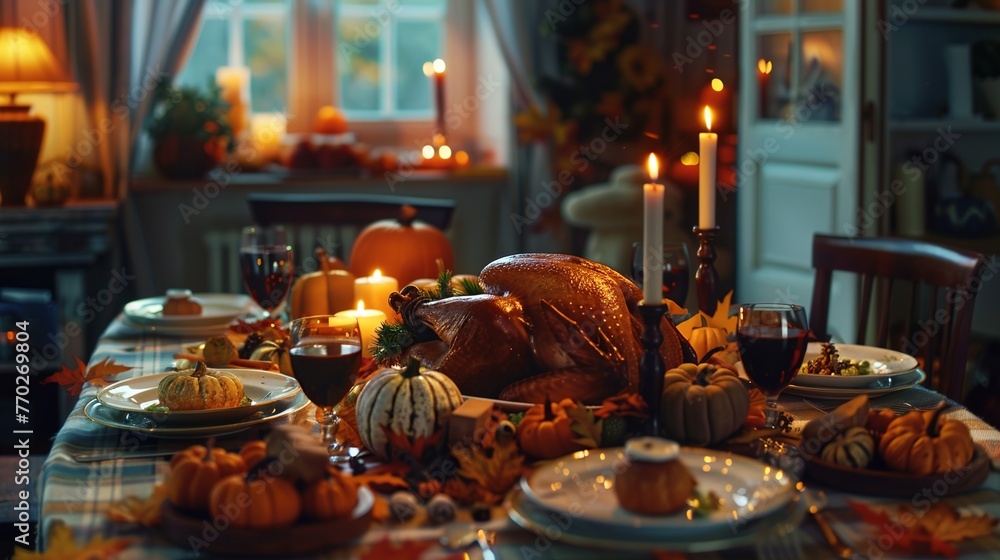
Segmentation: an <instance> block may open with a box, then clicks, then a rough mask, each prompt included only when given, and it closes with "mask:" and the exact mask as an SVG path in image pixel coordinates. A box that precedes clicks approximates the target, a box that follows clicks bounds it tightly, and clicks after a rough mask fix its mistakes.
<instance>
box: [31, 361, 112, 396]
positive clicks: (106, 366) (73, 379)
mask: <svg viewBox="0 0 1000 560" xmlns="http://www.w3.org/2000/svg"><path fill="white" fill-rule="evenodd" d="M73 358H74V359H75V360H76V367H75V368H73V369H70V368H68V367H66V366H63V367H62V369H60V370H59V371H57V372H55V373H53V374H52V375H50V376H48V377H46V378H45V379H43V380H42V383H58V384H59V385H62V386H63V387H65V388H66V391H67V392H68V393H69V394H70V395H72V396H74V397H76V396H78V395H79V394H80V391H82V390H83V384H84V383H90V384H91V385H94V386H97V387H100V386H103V385H107V384H108V380H107V378H108V377H111V376H113V375H117V374H119V373H122V372H126V371H128V370H130V369H132V366H123V365H121V364H117V363H115V361H114V360H113V359H111V356H108V357H106V358H104V359H103V360H101V361H100V362H98V363H96V364H94V365H93V366H92V367H91V368H90V369H87V364H85V363H83V360H81V359H80V358H78V357H76V356H74V357H73Z"/></svg>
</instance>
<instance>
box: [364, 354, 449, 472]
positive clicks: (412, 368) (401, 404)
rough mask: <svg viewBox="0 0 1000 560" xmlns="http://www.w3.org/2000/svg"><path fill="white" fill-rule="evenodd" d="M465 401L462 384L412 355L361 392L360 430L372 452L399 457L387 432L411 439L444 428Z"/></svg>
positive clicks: (379, 373)
mask: <svg viewBox="0 0 1000 560" xmlns="http://www.w3.org/2000/svg"><path fill="white" fill-rule="evenodd" d="M461 404H462V394H461V393H460V392H459V390H458V386H457V385H455V382H454V381H452V380H451V379H450V378H449V377H448V376H446V375H445V374H443V373H441V372H438V371H433V370H429V369H425V368H422V367H420V361H418V360H416V359H414V358H411V359H410V363H409V364H408V365H407V366H406V368H405V369H401V368H386V369H383V370H381V371H379V372H377V373H375V375H374V376H372V378H371V380H369V381H368V384H367V385H365V387H364V389H362V390H361V394H360V395H359V396H358V406H357V409H356V414H357V420H358V434H359V435H360V436H361V441H362V442H364V444H365V447H367V448H368V449H369V450H370V451H371V452H372V453H374V454H376V455H378V456H379V457H381V458H383V459H390V460H392V459H395V458H396V457H395V451H394V450H393V448H392V444H391V443H390V442H389V436H388V434H387V433H386V432H387V431H391V432H393V433H394V434H398V435H403V436H406V437H408V438H410V439H411V440H412V439H413V438H418V437H430V436H431V435H433V434H434V432H435V431H437V430H438V429H439V428H443V427H444V426H445V425H446V424H447V422H448V417H449V416H450V415H451V412H452V411H453V410H455V409H456V408H458V407H459V405H461Z"/></svg>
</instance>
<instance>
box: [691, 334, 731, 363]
mask: <svg viewBox="0 0 1000 560" xmlns="http://www.w3.org/2000/svg"><path fill="white" fill-rule="evenodd" d="M727 335H728V333H727V332H726V329H723V328H719V327H695V328H694V329H692V330H691V338H689V339H688V342H690V343H691V347H692V348H694V353H695V356H697V357H698V360H699V361H701V360H704V359H705V356H706V355H707V354H708V353H709V352H711V351H712V350H715V349H716V348H725V347H726V345H727V344H728V342H726V336H727Z"/></svg>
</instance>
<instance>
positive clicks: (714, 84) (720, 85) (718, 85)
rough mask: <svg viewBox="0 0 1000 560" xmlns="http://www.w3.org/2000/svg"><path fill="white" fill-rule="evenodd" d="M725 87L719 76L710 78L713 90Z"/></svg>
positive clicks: (720, 89)
mask: <svg viewBox="0 0 1000 560" xmlns="http://www.w3.org/2000/svg"><path fill="white" fill-rule="evenodd" d="M725 87H726V85H725V84H723V83H722V80H720V79H719V78H713V79H712V89H713V90H715V91H722V90H723V89H724V88H725Z"/></svg>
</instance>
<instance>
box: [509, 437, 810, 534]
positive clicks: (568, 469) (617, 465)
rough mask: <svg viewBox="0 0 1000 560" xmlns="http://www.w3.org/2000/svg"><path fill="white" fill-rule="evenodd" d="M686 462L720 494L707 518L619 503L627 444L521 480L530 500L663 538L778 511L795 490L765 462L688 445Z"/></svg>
mask: <svg viewBox="0 0 1000 560" xmlns="http://www.w3.org/2000/svg"><path fill="white" fill-rule="evenodd" d="M680 461H681V462H682V463H683V464H684V466H686V467H687V468H688V469H689V470H690V471H691V474H692V475H693V476H694V477H695V479H696V480H697V488H698V490H699V492H701V493H702V494H703V495H708V494H709V493H710V492H713V493H715V495H717V496H718V497H719V499H720V500H721V507H720V508H719V509H718V510H716V511H714V512H712V513H710V514H708V515H705V516H702V517H699V516H695V515H693V513H692V511H691V510H690V509H686V510H681V511H680V512H678V513H675V514H673V515H665V516H646V515H639V514H636V513H632V512H630V511H628V510H626V509H624V508H622V507H621V506H620V505H619V504H618V496H617V495H616V494H615V490H614V484H615V475H616V474H617V473H620V472H622V470H623V469H624V468H626V466H627V465H628V461H627V459H626V457H625V451H624V448H621V447H617V448H609V449H594V450H590V451H580V452H578V453H574V454H572V455H567V456H566V457H563V458H561V459H557V460H555V461H551V462H548V463H546V464H544V465H542V466H540V467H539V468H538V469H537V470H536V471H535V472H534V473H532V474H531V475H530V476H528V477H525V478H522V479H521V489H522V490H524V492H525V494H526V495H527V496H528V499H530V500H531V501H533V502H535V503H536V504H538V505H539V506H541V507H544V508H545V509H548V510H552V511H555V512H560V513H563V514H567V515H572V516H574V517H578V518H580V519H584V520H586V521H588V522H590V523H594V524H598V525H602V526H607V527H614V528H633V529H643V530H649V531H651V532H653V533H655V534H656V535H657V536H659V537H661V538H666V537H672V536H677V537H688V536H691V535H693V534H696V533H700V532H705V531H714V530H718V529H719V528H724V527H728V528H729V529H731V530H735V529H738V528H739V527H741V526H743V525H745V524H747V523H748V522H750V521H751V520H752V519H758V518H760V517H762V516H766V515H768V514H769V513H772V512H774V511H776V510H777V509H779V508H781V507H782V506H785V505H787V504H788V502H789V501H791V499H792V498H793V497H794V495H795V482H796V481H795V480H794V479H793V477H791V476H789V475H787V474H785V473H784V472H783V471H781V470H780V469H775V468H774V467H769V466H767V465H765V464H764V463H761V462H759V461H755V460H753V459H749V458H747V457H742V456H740V455H733V454H731V453H722V452H719V451H714V450H711V449H701V448H697V447H685V448H682V449H681V454H680Z"/></svg>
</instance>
